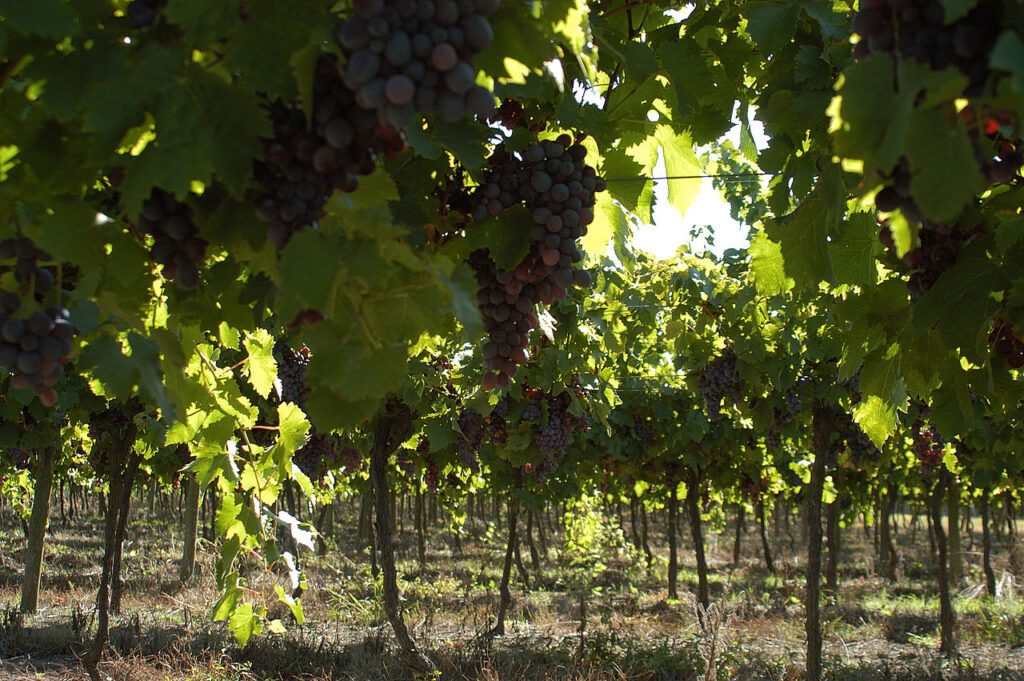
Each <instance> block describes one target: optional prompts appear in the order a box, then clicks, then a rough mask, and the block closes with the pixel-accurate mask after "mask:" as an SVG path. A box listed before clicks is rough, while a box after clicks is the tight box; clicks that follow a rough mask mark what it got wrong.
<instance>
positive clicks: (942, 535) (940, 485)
mask: <svg viewBox="0 0 1024 681" xmlns="http://www.w3.org/2000/svg"><path fill="white" fill-rule="evenodd" d="M948 487H949V471H948V470H947V469H946V468H945V467H944V466H943V467H941V468H940V469H939V474H938V479H937V480H936V481H935V488H934V489H933V490H932V498H931V500H930V501H931V504H930V511H931V519H932V529H933V531H934V532H935V548H936V552H937V561H938V569H939V632H940V634H939V638H940V644H939V650H940V651H941V652H943V653H945V655H946V656H947V657H952V656H954V655H956V649H957V644H956V614H955V613H954V612H953V600H952V598H951V597H950V593H949V566H948V560H949V553H948V552H949V547H948V544H947V541H946V532H945V530H944V529H943V527H942V506H943V497H944V496H945V493H946V490H947V489H948Z"/></svg>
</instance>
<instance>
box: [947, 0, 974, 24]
mask: <svg viewBox="0 0 1024 681" xmlns="http://www.w3.org/2000/svg"><path fill="white" fill-rule="evenodd" d="M977 5H978V0H942V7H943V9H945V10H946V11H945V14H944V17H945V21H946V25H947V26H949V25H950V24H955V23H956V22H957V21H960V20H961V19H963V18H964V17H965V16H967V15H968V14H969V13H970V11H971V10H972V9H974V8H975V7H976V6H977Z"/></svg>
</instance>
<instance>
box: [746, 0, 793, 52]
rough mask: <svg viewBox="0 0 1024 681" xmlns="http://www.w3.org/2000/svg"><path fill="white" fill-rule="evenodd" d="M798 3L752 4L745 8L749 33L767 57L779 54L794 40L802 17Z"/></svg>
mask: <svg viewBox="0 0 1024 681" xmlns="http://www.w3.org/2000/svg"><path fill="white" fill-rule="evenodd" d="M800 4H801V3H797V2H752V3H750V4H748V5H747V6H746V8H745V12H744V14H745V16H746V18H747V33H749V34H750V37H751V38H753V39H754V42H756V43H757V46H758V47H759V48H760V50H761V54H762V55H764V56H767V55H769V54H772V53H773V52H778V51H779V50H780V49H782V46H783V45H785V44H786V43H788V42H789V41H790V40H792V38H793V33H794V32H795V31H796V20H797V18H799V16H800Z"/></svg>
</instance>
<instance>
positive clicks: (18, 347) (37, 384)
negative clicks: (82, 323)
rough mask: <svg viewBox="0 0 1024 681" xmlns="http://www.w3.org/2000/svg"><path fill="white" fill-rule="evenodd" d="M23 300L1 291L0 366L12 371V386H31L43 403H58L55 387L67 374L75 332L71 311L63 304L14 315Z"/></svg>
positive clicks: (48, 404) (16, 387)
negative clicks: (65, 365)
mask: <svg viewBox="0 0 1024 681" xmlns="http://www.w3.org/2000/svg"><path fill="white" fill-rule="evenodd" d="M21 304H22V299H21V297H20V296H19V295H18V294H17V293H14V292H13V291H5V292H4V293H3V294H0V367H3V368H4V369H6V370H7V371H8V372H10V374H11V387H12V388H15V389H24V388H28V389H30V390H32V392H34V393H35V394H36V395H38V396H39V401H40V402H42V404H43V405H44V406H47V407H52V406H53V405H54V404H56V403H57V393H56V391H54V390H53V386H55V385H56V384H57V381H59V380H60V378H61V377H62V376H63V375H64V363H65V362H67V361H68V355H70V354H71V350H72V348H73V341H74V337H75V334H76V331H75V327H74V326H72V325H71V322H70V321H68V320H69V318H70V314H69V313H68V311H67V309H66V308H63V307H60V306H53V307H49V308H47V309H46V310H36V311H35V312H33V313H32V314H30V315H29V316H28V317H27V318H23V317H18V316H15V315H16V314H17V312H18V311H19V309H20V308H21Z"/></svg>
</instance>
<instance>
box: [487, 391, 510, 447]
mask: <svg viewBox="0 0 1024 681" xmlns="http://www.w3.org/2000/svg"><path fill="white" fill-rule="evenodd" d="M506 416H508V395H505V396H503V397H502V398H501V399H500V400H498V403H497V404H496V405H494V409H493V410H492V411H491V415H490V416H488V417H487V426H488V430H489V434H490V437H491V441H492V442H494V443H496V444H499V445H502V444H505V442H506V441H507V440H508V421H506V419H505V417H506Z"/></svg>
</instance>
